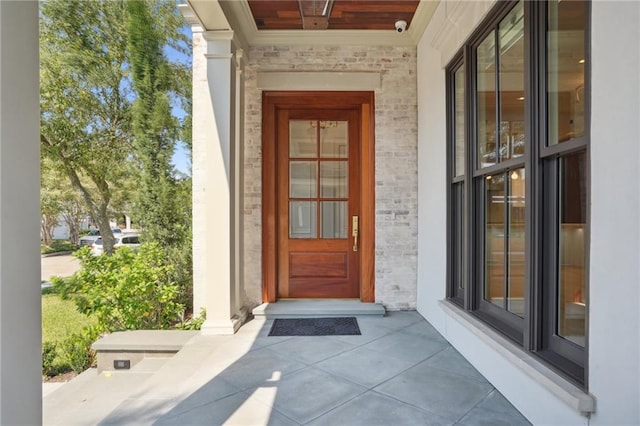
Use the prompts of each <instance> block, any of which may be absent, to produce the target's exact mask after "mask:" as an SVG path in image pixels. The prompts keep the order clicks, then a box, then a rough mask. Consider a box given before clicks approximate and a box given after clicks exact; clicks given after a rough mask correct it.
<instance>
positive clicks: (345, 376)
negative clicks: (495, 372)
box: [43, 312, 529, 426]
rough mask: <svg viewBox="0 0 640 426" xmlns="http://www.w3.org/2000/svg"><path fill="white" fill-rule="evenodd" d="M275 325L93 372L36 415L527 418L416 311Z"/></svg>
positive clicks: (258, 419) (180, 419) (246, 420)
mask: <svg viewBox="0 0 640 426" xmlns="http://www.w3.org/2000/svg"><path fill="white" fill-rule="evenodd" d="M272 323H273V320H253V321H250V322H248V323H247V324H245V325H244V326H243V327H242V328H240V330H239V331H238V332H237V333H236V334H235V335H233V336H202V335H198V336H196V337H194V338H192V339H191V340H190V341H189V342H188V343H187V344H186V345H185V346H184V347H183V349H182V350H181V351H180V352H178V353H177V354H176V355H175V356H174V357H172V358H155V359H146V360H143V361H142V362H141V363H139V364H137V365H136V366H135V367H134V368H132V369H131V370H129V371H114V372H106V371H105V372H103V373H101V374H98V373H96V370H95V369H91V370H89V371H87V372H85V373H83V374H82V375H80V376H79V377H77V378H76V379H74V380H73V381H71V382H69V383H67V384H65V385H64V386H62V387H61V388H59V389H57V390H55V391H54V392H52V393H50V394H48V395H46V396H45V397H44V404H43V423H44V424H51V425H53V424H65V425H73V424H140V425H143V424H238V425H258V424H265V425H266V424H270V425H276V424H277V425H303V424H313V425H320V424H326V425H335V424H349V425H358V424H361V425H370V424H398V425H409V424H422V425H453V424H458V425H476V424H492V425H500V424H503V425H511V426H514V425H526V424H529V422H527V420H526V419H525V418H524V417H523V416H522V415H521V414H520V413H519V412H518V411H517V410H516V409H515V408H514V407H513V406H512V405H511V404H510V403H509V402H508V401H507V400H506V399H505V398H504V397H503V396H502V395H501V394H500V393H499V392H498V391H497V390H496V389H495V388H494V387H493V386H492V385H491V384H490V383H489V382H488V381H487V380H486V379H485V378H484V377H483V376H482V374H481V373H480V372H478V371H477V370H476V369H475V368H473V367H472V366H471V364H469V363H468V362H467V361H466V360H465V359H464V358H463V357H462V356H461V355H460V354H459V353H458V352H457V351H456V350H455V349H454V348H453V347H452V346H451V345H450V344H449V343H448V342H447V341H446V340H445V339H444V338H443V337H442V336H441V335H440V334H439V333H438V332H437V331H436V330H435V328H433V327H432V326H431V325H430V324H429V323H428V322H427V321H425V320H424V318H422V316H420V315H419V314H418V313H416V312H392V313H389V314H387V316H385V317H380V316H376V317H372V316H369V317H358V325H359V328H360V331H361V333H362V334H361V335H360V336H317V337H313V336H312V337H309V336H303V337H274V336H268V333H269V330H270V329H271V325H272Z"/></svg>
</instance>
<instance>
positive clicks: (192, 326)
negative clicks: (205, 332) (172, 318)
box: [176, 308, 207, 330]
mask: <svg viewBox="0 0 640 426" xmlns="http://www.w3.org/2000/svg"><path fill="white" fill-rule="evenodd" d="M206 319H207V310H206V309H205V308H201V309H200V315H198V316H197V317H193V318H189V319H188V320H186V321H182V322H181V323H179V324H177V325H176V328H177V329H178V330H200V329H201V328H202V324H204V321H205V320H206Z"/></svg>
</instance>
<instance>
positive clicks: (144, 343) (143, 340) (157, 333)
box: [91, 330, 199, 352]
mask: <svg viewBox="0 0 640 426" xmlns="http://www.w3.org/2000/svg"><path fill="white" fill-rule="evenodd" d="M198 333H199V331H187V330H130V331H117V332H115V333H111V334H108V335H106V336H104V337H102V338H100V339H98V340H97V341H96V342H95V343H94V344H92V345H91V347H92V348H93V349H94V350H96V351H121V352H122V351H159V352H178V351H179V350H180V349H182V347H183V346H184V345H185V344H186V343H187V342H188V341H189V340H191V338H192V337H194V336H196V335H197V334H198Z"/></svg>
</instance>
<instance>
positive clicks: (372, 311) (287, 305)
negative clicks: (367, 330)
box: [253, 299, 385, 319]
mask: <svg viewBox="0 0 640 426" xmlns="http://www.w3.org/2000/svg"><path fill="white" fill-rule="evenodd" d="M384 314H385V309H384V306H382V305H381V304H377V303H363V302H361V301H360V300H358V299H281V300H278V301H277V302H275V303H263V304H262V305H260V306H257V307H256V308H254V309H253V316H254V318H256V319H276V318H329V317H345V316H379V317H382V316H384Z"/></svg>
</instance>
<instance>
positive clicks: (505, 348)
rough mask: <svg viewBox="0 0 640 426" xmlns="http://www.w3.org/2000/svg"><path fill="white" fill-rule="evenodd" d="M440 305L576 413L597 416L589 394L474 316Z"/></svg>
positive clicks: (444, 302) (593, 399) (449, 304)
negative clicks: (594, 414)
mask: <svg viewBox="0 0 640 426" xmlns="http://www.w3.org/2000/svg"><path fill="white" fill-rule="evenodd" d="M439 305H440V307H441V308H442V310H444V312H445V313H446V314H447V315H448V316H449V317H451V318H453V319H454V320H456V321H458V322H459V323H461V324H463V325H464V326H465V327H467V328H468V329H469V330H470V331H471V332H472V333H474V334H475V335H476V336H478V337H479V338H480V339H481V340H482V341H483V342H484V343H485V344H487V345H488V346H490V347H491V348H492V349H493V350H495V351H496V352H497V353H498V354H500V355H502V356H503V357H504V358H505V359H506V360H508V361H509V362H511V363H512V364H513V365H515V366H516V367H517V368H519V369H520V370H522V371H523V372H524V373H525V374H526V375H527V376H529V377H530V378H531V379H533V380H535V381H536V382H538V383H539V384H540V385H542V386H543V387H544V388H545V389H547V391H549V392H551V393H553V394H554V395H555V396H556V397H557V398H558V399H560V400H561V401H563V402H564V403H565V404H567V405H568V406H570V407H571V408H573V409H574V410H575V411H577V412H579V413H580V414H581V415H583V416H589V415H591V414H592V413H595V411H596V403H595V398H594V397H593V396H592V395H591V394H588V393H585V392H584V391H582V390H581V389H579V388H578V387H577V386H575V385H574V384H572V383H570V382H569V381H567V380H566V379H564V378H563V377H561V376H560V375H558V374H557V373H555V372H554V371H553V370H551V368H549V367H547V366H546V365H545V364H543V363H542V362H541V361H539V360H538V359H536V358H535V357H534V356H533V355H531V354H529V353H528V352H526V351H524V350H523V349H522V348H520V347H519V346H517V345H515V344H514V343H512V342H511V341H509V340H507V338H505V337H504V336H502V335H501V334H499V333H498V332H497V331H495V330H494V329H492V328H491V327H489V326H488V325H487V324H485V323H484V322H482V321H480V320H479V319H477V318H475V317H474V316H473V315H470V314H469V313H467V312H465V311H463V310H461V309H460V308H459V307H458V306H457V305H454V304H453V303H451V302H450V301H448V300H440V301H439Z"/></svg>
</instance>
